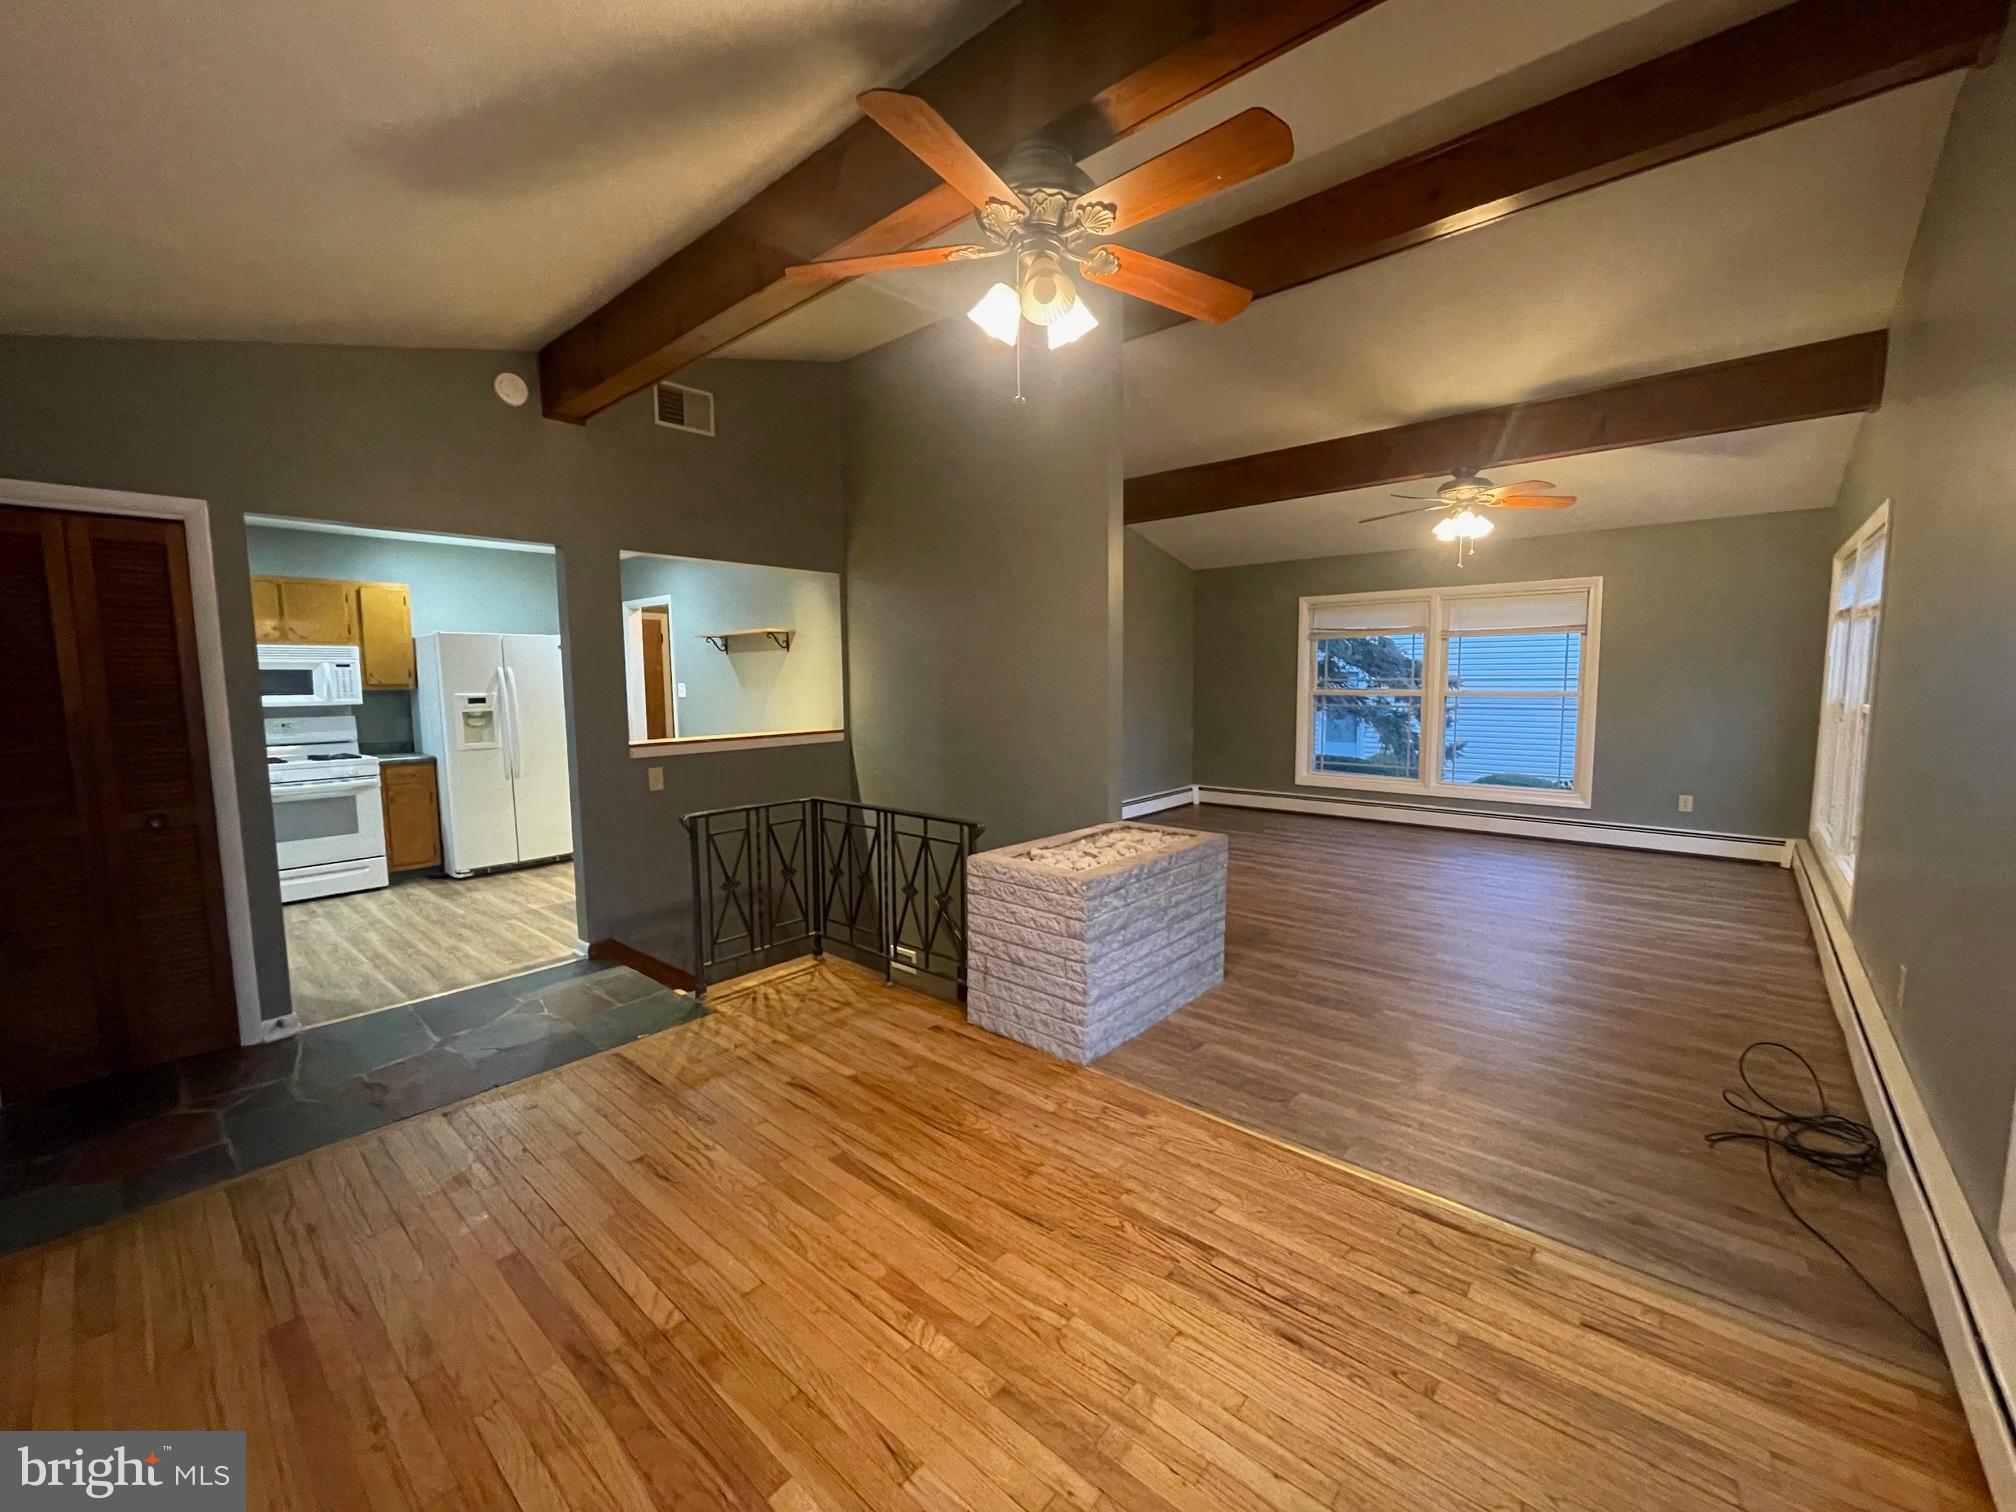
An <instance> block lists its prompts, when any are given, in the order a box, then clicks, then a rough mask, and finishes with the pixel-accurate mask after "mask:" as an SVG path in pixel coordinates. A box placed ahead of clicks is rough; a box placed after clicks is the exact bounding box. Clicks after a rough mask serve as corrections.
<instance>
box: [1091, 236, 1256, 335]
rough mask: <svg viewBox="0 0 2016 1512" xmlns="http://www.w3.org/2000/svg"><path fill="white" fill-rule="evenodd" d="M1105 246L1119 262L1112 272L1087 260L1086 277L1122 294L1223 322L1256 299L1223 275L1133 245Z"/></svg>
mask: <svg viewBox="0 0 2016 1512" xmlns="http://www.w3.org/2000/svg"><path fill="white" fill-rule="evenodd" d="M1103 250H1105V251H1107V252H1110V253H1112V254H1113V257H1114V259H1115V261H1116V262H1117V263H1118V264H1119V266H1117V267H1116V268H1114V270H1113V271H1112V272H1111V273H1095V272H1094V271H1093V270H1092V264H1091V263H1086V264H1085V265H1084V267H1085V276H1086V277H1087V278H1089V279H1091V280H1092V281H1093V282H1094V283H1101V284H1104V285H1106V287H1107V288H1109V289H1118V290H1119V291H1120V292H1121V293H1122V294H1132V295H1133V296H1134V297H1135V298H1136V299H1145V300H1148V301H1149V302H1150V303H1151V304H1159V305H1165V306H1167V307H1168V308H1169V309H1172V310H1176V311H1178V312H1180V313H1181V314H1184V315H1188V316H1190V317H1191V318H1192V319H1195V320H1208V321H1210V322H1211V323H1212V324H1213V325H1222V324H1224V323H1225V322H1226V321H1228V320H1230V319H1231V318H1232V317H1233V316H1234V315H1237V314H1238V313H1239V312H1240V311H1241V310H1243V309H1245V308H1246V306H1248V305H1249V304H1251V303H1252V302H1253V291H1252V290H1251V289H1242V288H1240V287H1239V285H1237V284H1235V283H1227V282H1225V280H1224V279H1222V278H1213V277H1212V276H1211V275H1210V274H1209V273H1199V272H1198V271H1197V270H1196V269H1195V268H1185V267H1182V266H1179V265H1178V264H1176V263H1172V262H1167V261H1165V260H1163V259H1162V258H1159V257H1150V256H1149V255H1148V254H1147V253H1146V252H1136V251H1135V250H1134V249H1133V248H1132V247H1107V248H1105V249H1103Z"/></svg>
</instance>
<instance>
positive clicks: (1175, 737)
mask: <svg viewBox="0 0 2016 1512" xmlns="http://www.w3.org/2000/svg"><path fill="white" fill-rule="evenodd" d="M1126 535H1127V554H1126V565H1127V620H1126V635H1125V646H1124V659H1123V666H1124V667H1125V675H1124V686H1123V690H1122V704H1123V708H1124V712H1125V716H1126V719H1125V724H1126V739H1125V742H1124V750H1123V752H1122V760H1121V779H1120V784H1121V791H1122V793H1123V794H1124V795H1125V796H1126V797H1128V798H1145V797H1148V796H1149V795H1151V794H1154V793H1162V792H1167V791H1168V790H1169V789H1170V788H1174V787H1187V786H1189V784H1190V781H1191V777H1190V753H1191V739H1192V730H1191V696H1190V695H1191V679H1192V674H1193V672H1194V669H1195V661H1196V652H1195V646H1194V644H1193V642H1194V634H1195V630H1196V621H1197V575H1196V574H1195V573H1194V572H1192V571H1191V570H1190V569H1189V568H1188V567H1185V566H1184V565H1183V564H1182V563H1181V562H1179V561H1177V560H1176V558H1174V557H1172V556H1171V555H1169V553H1168V552H1166V551H1164V550H1163V549H1162V548H1161V547H1159V546H1157V545H1156V544H1155V543H1154V542H1152V541H1150V540H1148V539H1147V538H1146V537H1145V536H1141V535H1137V534H1136V533H1135V532H1133V531H1131V530H1130V531H1128V532H1127V533H1126Z"/></svg>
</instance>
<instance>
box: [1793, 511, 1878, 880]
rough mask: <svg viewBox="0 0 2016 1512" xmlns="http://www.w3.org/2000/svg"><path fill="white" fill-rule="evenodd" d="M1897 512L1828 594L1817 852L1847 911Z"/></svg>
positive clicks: (1871, 535) (1867, 539)
mask: <svg viewBox="0 0 2016 1512" xmlns="http://www.w3.org/2000/svg"><path fill="white" fill-rule="evenodd" d="M1889 545H1890V506H1889V504H1888V503H1885V504H1884V505H1883V506H1882V507H1881V508H1880V509H1878V510H1877V511H1876V513H1874V514H1873V515H1871V516H1870V517H1869V518H1868V520H1867V521H1866V522H1865V523H1864V524H1863V526H1862V528H1861V529H1860V530H1858V531H1856V532H1855V534H1854V535H1852V536H1850V537H1849V538H1848V543H1847V544H1846V545H1845V546H1843V547H1842V548H1841V549H1840V550H1839V551H1837V552H1835V553H1834V582H1833V586H1832V588H1831V589H1830V591H1829V594H1828V599H1827V603H1828V611H1827V671H1826V673H1825V676H1824V678H1823V680H1822V683H1821V692H1820V751H1819V755H1818V757H1817V758H1816V760H1815V761H1814V764H1813V824H1812V836H1813V846H1814V849H1815V850H1817V851H1818V852H1819V855H1820V859H1821V861H1822V863H1823V864H1824V865H1825V866H1826V868H1827V871H1828V873H1829V875H1830V876H1831V877H1832V878H1833V882H1834V888H1835V891H1836V892H1837V893H1838V894H1839V896H1840V900H1841V906H1842V908H1843V909H1844V910H1845V909H1846V908H1847V907H1848V906H1849V904H1850V902H1851V900H1852V899H1853V896H1854V892H1855V858H1856V855H1857V853H1858V852H1859V851H1860V850H1861V845H1862V788H1863V777H1864V773H1865V770H1866V768H1867V766H1868V761H1869V700H1870V695H1871V693H1872V691H1873V690H1874V688H1875V686H1876V640H1877V635H1878V632H1879V630H1880V629H1881V626H1882V622H1883V564H1884V560H1885V558H1886V557H1887V556H1888V554H1889Z"/></svg>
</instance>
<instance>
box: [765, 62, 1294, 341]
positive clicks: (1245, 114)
mask: <svg viewBox="0 0 2016 1512" xmlns="http://www.w3.org/2000/svg"><path fill="white" fill-rule="evenodd" d="M860 103H861V109H862V111H863V112H864V113H865V114H866V115H867V116H868V117H869V118H870V119H871V120H873V121H874V122H876V124H878V125H879V126H881V127H882V129H883V130H885V131H887V132H888V133H889V134H890V135H891V136H893V137H895V138H896V140H897V141H899V142H901V143H902V144H903V145H904V146H905V147H907V148H908V149H909V150H910V151H911V152H913V153H915V154H916V155H917V157H918V158H920V159H921V160H922V161H923V162H924V163H925V164H926V165H927V166H928V167H930V168H931V170H932V171H933V172H935V173H936V174H937V175H938V176H939V177H940V178H942V179H943V180H944V181H945V182H946V183H947V184H949V185H950V186H951V187H952V188H953V189H956V190H957V191H958V192H959V193H960V195H962V196H963V197H964V198H965V199H966V201H967V203H969V204H971V205H972V206H973V208H974V216H973V219H974V223H975V224H976V225H977V226H978V227H979V231H980V235H981V238H982V240H981V241H980V242H977V243H968V244H963V245H959V246H949V247H915V248H912V249H911V250H909V251H907V252H887V253H882V254H879V255H874V256H868V257H841V258H831V259H828V260H827V261H825V262H816V263H801V264H798V265H797V266H795V267H793V268H790V269H789V270H787V271H788V272H789V274H790V276H792V277H793V278H801V279H822V280H831V279H841V278H856V277H859V276H861V275H862V274H866V273H886V272H893V271H895V270H897V269H901V268H922V267H933V266H937V265H941V264H944V263H954V262H969V261H973V260H976V259H979V258H987V257H1012V258H1014V260H1015V263H1014V266H1015V281H1014V283H1013V284H1009V283H1006V282H1000V283H996V284H995V285H994V286H993V287H992V288H990V289H988V291H987V292H986V293H985V294H984V295H982V296H981V298H980V301H979V303H977V304H975V305H974V306H973V308H972V309H970V310H968V311H967V312H966V314H967V318H968V319H970V320H971V321H972V322H973V323H974V324H975V325H977V326H979V327H980V329H981V330H983V331H985V332H986V333H987V334H988V335H989V336H991V337H993V338H994V339H995V340H996V341H999V342H1001V343H1003V344H1004V345H1006V346H1012V347H1015V348H1016V350H1017V352H1018V353H1019V352H1020V350H1021V341H1022V326H1023V324H1024V323H1025V322H1026V323H1027V324H1029V325H1032V326H1039V327H1041V328H1042V329H1043V331H1044V332H1045V338H1046V342H1047V345H1048V346H1049V348H1050V349H1051V350H1052V351H1055V350H1056V349H1057V348H1058V347H1061V346H1068V345H1070V344H1071V343H1072V342H1074V341H1076V340H1078V339H1079V338H1080V337H1081V336H1083V335H1085V334H1086V333H1087V332H1088V331H1092V330H1095V329H1097V328H1098V325H1099V321H1098V318H1097V317H1096V316H1094V315H1093V313H1092V312H1091V310H1090V309H1088V308H1087V307H1086V304H1085V301H1084V299H1083V298H1082V297H1081V296H1080V294H1079V290H1078V285H1077V282H1076V280H1075V279H1074V278H1073V277H1072V272H1073V271H1074V270H1075V271H1076V272H1077V273H1078V274H1079V275H1081V276H1083V277H1085V278H1089V279H1091V280H1092V281H1093V282H1094V283H1097V284H1101V285H1104V286H1105V287H1108V288H1111V289H1114V290H1117V291H1118V292H1120V293H1122V294H1131V295H1133V296H1134V297H1136V298H1138V299H1146V300H1149V301H1151V302H1153V303H1155V304H1159V305H1163V306H1166V307H1167V308H1169V309H1172V310H1176V311H1179V312H1180V313H1182V314H1184V315H1189V316H1192V317H1194V318H1196V319H1199V320H1207V321H1212V322H1222V321H1226V320H1230V319H1231V318H1232V317H1233V316H1234V315H1237V314H1238V313H1239V312H1240V311H1241V310H1243V309H1245V308H1246V306H1247V305H1248V304H1249V303H1251V301H1252V298H1253V295H1252V293H1251V291H1249V290H1246V289H1242V288H1240V287H1239V286H1238V285H1237V284H1230V283H1227V282H1225V281H1224V280H1223V279H1220V278H1213V277H1211V276H1210V275H1209V274H1207V273H1199V272H1197V271H1196V270H1195V269H1192V268H1185V267H1182V266H1180V265H1179V264H1176V263H1172V262H1167V261H1165V260H1164V259H1162V258H1159V257H1151V256H1149V255H1148V254H1147V253H1145V252H1136V251H1135V250H1134V249H1133V248H1131V247H1121V246H1115V245H1111V244H1108V243H1105V242H1104V241H1102V240H1100V239H1101V238H1104V237H1107V236H1110V235H1111V234H1113V233H1114V232H1116V231H1121V230H1124V229H1126V228H1128V227H1130V226H1135V225H1138V224H1140V223H1141V222H1142V221H1145V220H1150V219H1152V218H1153V217H1155V216H1158V215H1163V214H1166V213H1167V212H1168V211H1171V210H1175V209H1178V208H1180V207H1181V206H1183V205H1187V204H1189V203H1191V202H1192V201H1194V200H1199V199H1202V198H1203V197H1204V196H1206V195H1208V194H1213V193H1216V192H1217V191H1218V190H1220V189H1224V188H1228V187H1230V186H1231V185H1233V184H1236V183H1240V182H1242V181H1244V180H1246V179H1249V178H1252V177H1254V176H1255V175H1256V174H1260V173H1265V172H1266V171H1267V170H1268V169H1270V168H1278V167H1279V166H1280V165H1281V164H1283V163H1285V162H1287V161H1288V160H1289V158H1290V157H1292V156H1293V155H1294V152H1295V140H1294V137H1293V136H1292V135H1291V134H1290V132H1289V130H1288V127H1287V125H1286V124H1285V123H1284V122H1283V121H1282V120H1281V119H1280V117H1278V116H1276V115H1274V114H1273V113H1272V112H1271V111H1266V110H1261V109H1258V108H1255V109H1252V110H1246V111H1242V112H1240V113H1239V114H1238V115H1236V116H1234V117H1232V119H1231V120H1229V121H1224V122H1221V123H1220V124H1219V125H1217V126H1214V127H1212V128H1211V129H1210V130H1209V131H1206V132H1203V133H1201V134H1200V135H1198V136H1194V137H1192V138H1191V139H1190V140H1189V141H1187V142H1185V143H1183V144H1182V145H1181V146H1178V147H1172V148H1171V149H1170V150H1169V151H1167V152H1165V153H1163V154H1161V156H1159V157H1155V158H1151V159H1149V160H1148V161H1147V162H1145V163H1142V164H1141V165H1140V166H1138V167H1136V168H1132V169H1129V170H1128V171H1127V172H1126V173H1123V174H1121V175H1120V176H1119V177H1118V178H1116V179H1113V180H1111V181H1109V182H1107V183H1105V184H1101V185H1099V186H1098V187H1096V188H1087V187H1085V183H1086V181H1085V175H1084V174H1082V173H1081V172H1079V170H1078V166H1077V164H1076V163H1075V162H1073V161H1072V158H1071V155H1070V154H1069V153H1068V152H1066V151H1065V150H1064V149H1063V148H1061V147H1059V146H1057V145H1055V144H1054V143H1048V142H1041V141H1038V142H1029V143H1025V144H1024V145H1023V146H1021V147H1019V148H1017V149H1016V151H1015V152H1014V153H1013V154H1012V155H1011V157H1010V158H1009V160H1008V161H1007V163H1006V165H1005V168H1006V175H1007V176H1006V177H1003V175H1002V174H1001V173H997V172H996V171H995V170H994V169H993V168H992V167H990V166H989V165H988V164H987V162H986V161H985V160H984V159H983V158H981V156H980V155H979V154H978V153H977V152H975V151H974V150H973V149H972V148H971V147H970V146H968V145H967V144H966V142H965V141H963V140H962V139H961V138H960V136H959V134H958V133H957V132H955V131H954V130H953V129H952V127H951V126H950V125H949V124H948V123H947V122H946V120H945V118H944V117H943V116H941V115H939V113H938V112H937V111H936V110H935V109H933V108H932V107H931V106H930V105H929V104H928V103H926V102H925V101H923V100H920V99H918V98H917V97H916V96H914V95H906V94H902V93H900V92H899V91H896V90H893V89H871V90H869V91H868V92H867V93H866V94H864V95H862V96H861V97H860ZM1018 360H1019V359H1018Z"/></svg>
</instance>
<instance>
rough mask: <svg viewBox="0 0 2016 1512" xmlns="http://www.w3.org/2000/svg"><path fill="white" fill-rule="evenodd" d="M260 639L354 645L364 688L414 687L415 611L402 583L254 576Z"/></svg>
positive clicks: (254, 616)
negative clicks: (359, 655) (360, 663)
mask: <svg viewBox="0 0 2016 1512" xmlns="http://www.w3.org/2000/svg"><path fill="white" fill-rule="evenodd" d="M252 625H253V636H254V638H255V639H256V640H258V641H260V642H262V643H264V644H267V645H272V644H275V643H278V644H284V645H294V646H355V647H357V648H358V650H359V651H360V652H361V653H362V660H363V664H364V668H363V670H364V686H365V687H366V688H367V689H369V690H372V691H374V692H375V691H377V690H378V689H381V688H410V687H413V686H414V681H415V680H414V666H413V609H412V601H411V599H410V597H409V595H408V591H407V587H406V585H405V584H404V583H359V582H353V581H350V580H348V579H343V578H297V577H255V578H253V579H252Z"/></svg>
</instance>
